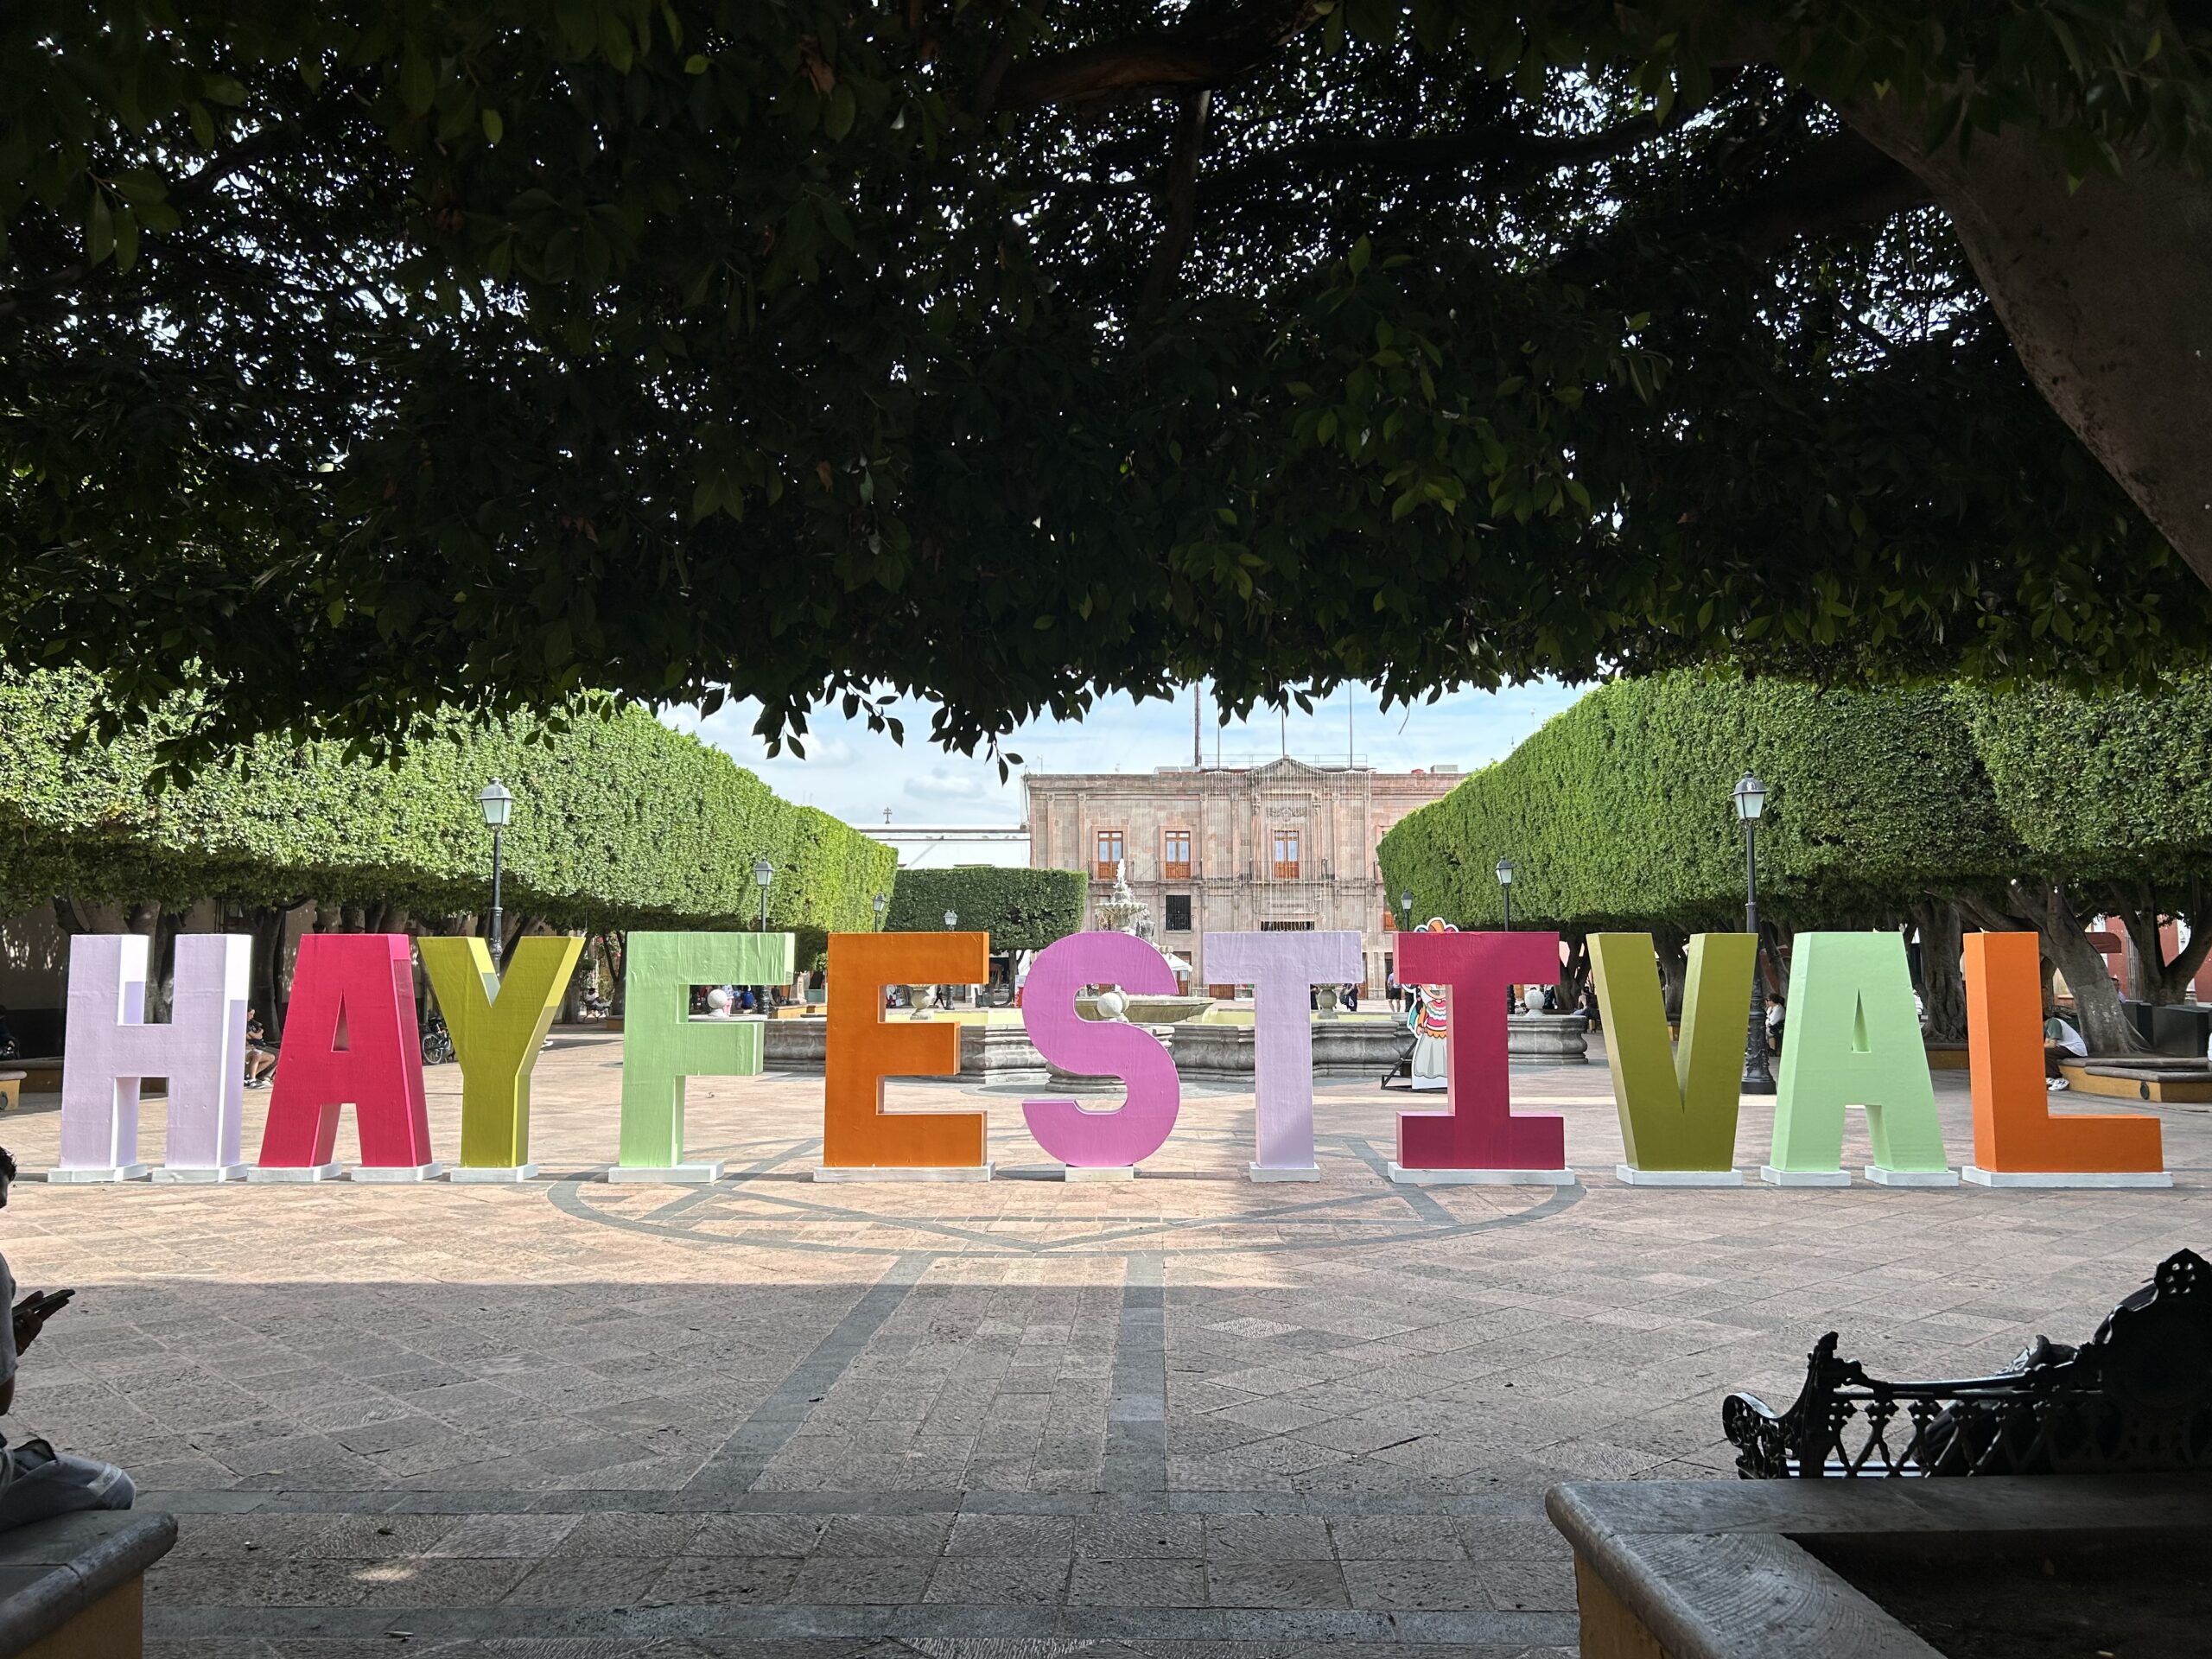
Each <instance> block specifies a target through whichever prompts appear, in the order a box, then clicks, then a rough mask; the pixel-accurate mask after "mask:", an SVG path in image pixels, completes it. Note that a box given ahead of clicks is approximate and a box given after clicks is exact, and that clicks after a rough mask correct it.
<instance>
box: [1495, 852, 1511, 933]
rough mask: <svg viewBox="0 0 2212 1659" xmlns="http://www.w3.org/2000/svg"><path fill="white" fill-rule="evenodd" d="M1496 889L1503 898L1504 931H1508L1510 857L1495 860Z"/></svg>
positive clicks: (1509, 914) (1509, 917) (1509, 928)
mask: <svg viewBox="0 0 2212 1659" xmlns="http://www.w3.org/2000/svg"><path fill="white" fill-rule="evenodd" d="M1497 890H1498V892H1499V893H1501V894H1503V897H1504V899H1505V931H1507V932H1509V933H1510V932H1511V931H1513V861H1512V860H1511V859H1510V858H1501V859H1499V860H1498V861H1497Z"/></svg>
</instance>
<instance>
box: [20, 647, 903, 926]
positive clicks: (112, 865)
mask: <svg viewBox="0 0 2212 1659" xmlns="http://www.w3.org/2000/svg"><path fill="white" fill-rule="evenodd" d="M91 715H92V686H91V684H90V683H89V682H88V681H86V680H85V679H82V678H79V677H72V676H63V675H48V674H36V675H30V676H23V677H10V678H6V679H0V895H4V896H5V897H6V898H7V899H10V900H11V901H12V902H10V903H9V905H8V908H9V909H10V910H15V909H20V908H22V907H23V906H25V905H27V904H33V903H38V902H41V901H43V900H44V899H48V898H49V897H51V896H52V895H53V894H54V893H73V894H74V895H75V896H77V897H79V898H81V899H93V900H99V899H113V900H121V901H132V900H138V899H160V900H162V901H163V902H165V903H172V904H175V903H182V902H185V901H188V900H190V899H200V898H208V899H221V900H224V901H226V902H230V903H236V904H240V905H263V904H291V903H297V902H298V901H300V900H301V899H317V900H319V901H321V902H323V903H327V904H330V903H334V904H363V905H390V906H404V907H406V908H407V909H408V910H410V911H411V912H415V913H416V914H417V915H439V914H450V913H455V912H467V911H472V910H477V909H480V908H482V907H483V906H484V905H485V904H486V889H487V887H488V885H489V871H490V860H491V849H490V838H489V832H488V831H487V830H486V829H485V827H484V823H483V819H482V817H481V814H480V810H479V808H478V806H477V804H476V795H477V791H479V790H480V789H481V788H482V787H483V786H484V785H485V783H486V781H488V780H489V779H493V778H495V777H496V778H498V779H500V780H502V781H503V782H504V783H505V785H507V787H508V788H509V789H510V790H512V791H513V792H514V796H515V807H514V817H513V823H512V828H511V829H509V830H508V832H507V835H506V838H505V857H506V877H505V880H506V886H505V902H506V906H507V909H508V911H509V912H510V913H511V914H516V915H519V914H524V913H527V914H530V915H531V916H534V917H536V918H539V919H541V920H543V921H544V922H545V923H547V924H548V925H551V926H554V927H556V928H568V927H581V928H594V929H596V928H629V927H647V926H655V925H669V926H684V927H711V926H716V925H736V926H750V925H753V924H754V923H755V922H756V921H757V919H758V916H759V903H760V900H759V890H758V888H757V887H755V885H754V883H753V861H754V860H755V859H756V858H758V857H760V856H761V855H766V857H767V858H768V860H769V861H770V862H771V863H772V865H773V866H774V867H775V873H776V874H775V880H774V882H773V883H772V886H771V887H770V889H769V907H768V918H769V924H770V925H771V926H772V927H776V928H780V929H785V930H790V931H796V932H797V933H798V934H799V936H800V940H799V949H800V951H801V953H802V959H804V957H805V956H807V955H809V954H810V953H811V952H812V951H813V950H818V949H819V948H820V945H821V941H822V938H823V936H824V935H825V934H826V933H827V932H828V931H831V930H833V929H859V930H865V929H868V928H870V927H872V926H873V925H874V907H873V904H872V902H871V901H872V899H873V897H874V894H875V893H877V892H878V891H880V890H882V889H885V888H887V887H888V886H889V884H890V881H891V877H892V872H893V867H894V865H895V863H896V855H895V854H894V853H893V851H892V849H889V848H887V847H886V846H884V845H882V844H881V843H880V842H874V841H871V840H869V839H868V837H867V836H863V835H861V833H860V832H859V831H857V830H855V829H851V828H849V827H848V826H847V825H845V824H843V823H839V822H838V821H837V820H836V819H834V818H832V817H829V815H828V814H827V813H823V812H821V811H817V810H815V809H813V808H811V807H802V806H796V805H794V804H791V802H788V801H785V800H783V799H781V798H779V797H778V796H776V795H775V794H774V793H773V792H772V791H770V790H769V789H768V788H767V786H766V785H764V784H762V783H761V782H760V779H757V778H755V777H754V776H753V774H752V773H751V772H747V771H745V770H744V769H742V768H741V767H740V766H736V765H735V764H734V762H732V761H731V760H729V758H728V756H727V755H724V754H721V753H719V752H717V751H715V750H713V749H710V748H708V747H706V746H705V745H703V744H702V743H700V742H699V741H697V740H696V739H695V738H692V737H689V736H685V735H683V734H678V733H676V732H672V731H671V730H669V729H668V728H666V727H664V726H663V725H661V724H660V722H659V721H656V720H654V719H653V718H652V715H650V714H648V713H646V712H645V710H644V709H638V708H634V707H626V708H620V709H611V710H599V711H591V710H584V711H578V712H576V713H575V715H573V717H572V718H571V719H569V720H568V721H565V722H563V721H552V722H548V721H510V722H506V723H504V724H499V725H494V726H491V727H488V728H471V727H467V726H464V725H462V724H461V723H459V722H450V723H448V724H447V725H446V726H444V727H442V728H440V729H438V730H437V731H436V732H435V734H432V735H430V736H428V737H426V738H424V739H423V741H419V742H417V743H416V744H414V745H412V746H411V747H410V748H409V749H408V750H407V751H406V752H405V753H404V755H403V756H402V758H401V759H400V760H399V761H398V762H397V764H396V765H394V766H389V767H386V766H374V765H371V764H367V763H365V762H361V761H357V760H348V759H347V758H346V755H345V754H344V753H343V751H342V750H341V749H340V747H337V746H335V745H329V744H320V743H304V744H302V743H294V742H292V741H289V740H283V739H278V738H274V737H270V738H264V739H262V740H259V741H257V742H256V743H255V744H254V745H253V746H252V747H251V750H250V751H249V752H247V753H245V754H244V755H242V756H239V757H238V763H237V764H234V765H232V766H224V767H216V768H211V769H210V770H208V771H207V772H202V773H201V774H200V776H198V777H197V778H195V779H193V780H192V781H191V782H189V783H188V784H186V785H181V787H178V788H176V789H173V790H171V791H168V792H166V793H156V792H155V791H152V790H151V789H150V788H149V779H150V776H151V772H152V762H153V747H154V732H155V730H156V729H157V728H149V729H147V730H140V731H137V732H133V733H129V734H124V735H123V736H121V737H119V738H118V739H117V740H115V741H112V742H109V743H105V744H101V743H86V742H84V741H83V740H84V738H85V735H86V730H87V725H88V721H89V720H90V718H91ZM156 718H157V720H160V719H175V718H181V714H179V713H177V712H175V711H171V712H169V713H168V714H165V715H161V716H157V717H156Z"/></svg>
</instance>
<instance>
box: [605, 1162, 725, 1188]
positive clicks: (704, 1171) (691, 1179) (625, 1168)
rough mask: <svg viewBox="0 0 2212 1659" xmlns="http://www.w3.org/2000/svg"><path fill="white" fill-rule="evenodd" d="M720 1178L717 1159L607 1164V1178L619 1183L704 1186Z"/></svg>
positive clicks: (719, 1167) (720, 1172)
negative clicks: (657, 1163) (711, 1161)
mask: <svg viewBox="0 0 2212 1659" xmlns="http://www.w3.org/2000/svg"><path fill="white" fill-rule="evenodd" d="M721 1178H722V1166H721V1163H720V1161H719V1160H717V1161H716V1162H715V1163H711V1164H664V1165H660V1166H657V1167H655V1166H646V1165H643V1164H613V1165H610V1166H608V1167H607V1179H608V1180H610V1181H613V1182H614V1183H615V1184H616V1185H621V1184H623V1183H625V1182H629V1181H636V1182H638V1183H639V1185H652V1186H705V1185H708V1184H709V1182H711V1181H719V1180H720V1179H721Z"/></svg>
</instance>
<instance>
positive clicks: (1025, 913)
mask: <svg viewBox="0 0 2212 1659" xmlns="http://www.w3.org/2000/svg"><path fill="white" fill-rule="evenodd" d="M1087 890H1088V887H1087V883H1086V881H1085V880H1084V874H1083V872H1082V871H1080V870H1020V869H1002V868H996V867H994V866H988V865H981V864H961V865H955V866H953V867H952V868H950V869H942V870H926V869H925V870H901V871H899V880H898V885H897V886H896V887H893V889H892V892H891V908H890V910H889V911H888V912H886V914H885V917H884V926H885V927H886V929H887V930H889V931H894V932H907V933H928V932H935V931H938V929H940V928H942V927H943V926H944V912H946V911H948V910H951V911H957V912H959V915H960V926H961V929H962V931H967V930H969V929H970V928H980V929H982V930H983V931H987V932H988V933H989V934H990V936H991V949H992V950H1043V949H1044V948H1045V947H1046V945H1048V944H1052V941H1053V940H1055V939H1058V938H1065V937H1066V936H1067V935H1069V934H1071V933H1073V932H1076V931H1078V930H1079V929H1080V928H1081V927H1082V926H1083V901H1084V893H1086V891H1087Z"/></svg>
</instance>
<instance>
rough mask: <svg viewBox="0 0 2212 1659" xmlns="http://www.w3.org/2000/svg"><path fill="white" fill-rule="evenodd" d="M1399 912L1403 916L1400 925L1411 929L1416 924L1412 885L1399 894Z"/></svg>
mask: <svg viewBox="0 0 2212 1659" xmlns="http://www.w3.org/2000/svg"><path fill="white" fill-rule="evenodd" d="M1398 914H1399V916H1400V918H1402V920H1401V921H1400V924H1399V925H1401V926H1402V927H1404V928H1406V929H1407V930H1408V931H1411V930H1412V928H1413V925H1414V890H1413V889H1412V888H1411V887H1408V888H1407V889H1406V890H1405V891H1404V892H1403V893H1400V894H1399V895H1398Z"/></svg>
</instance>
